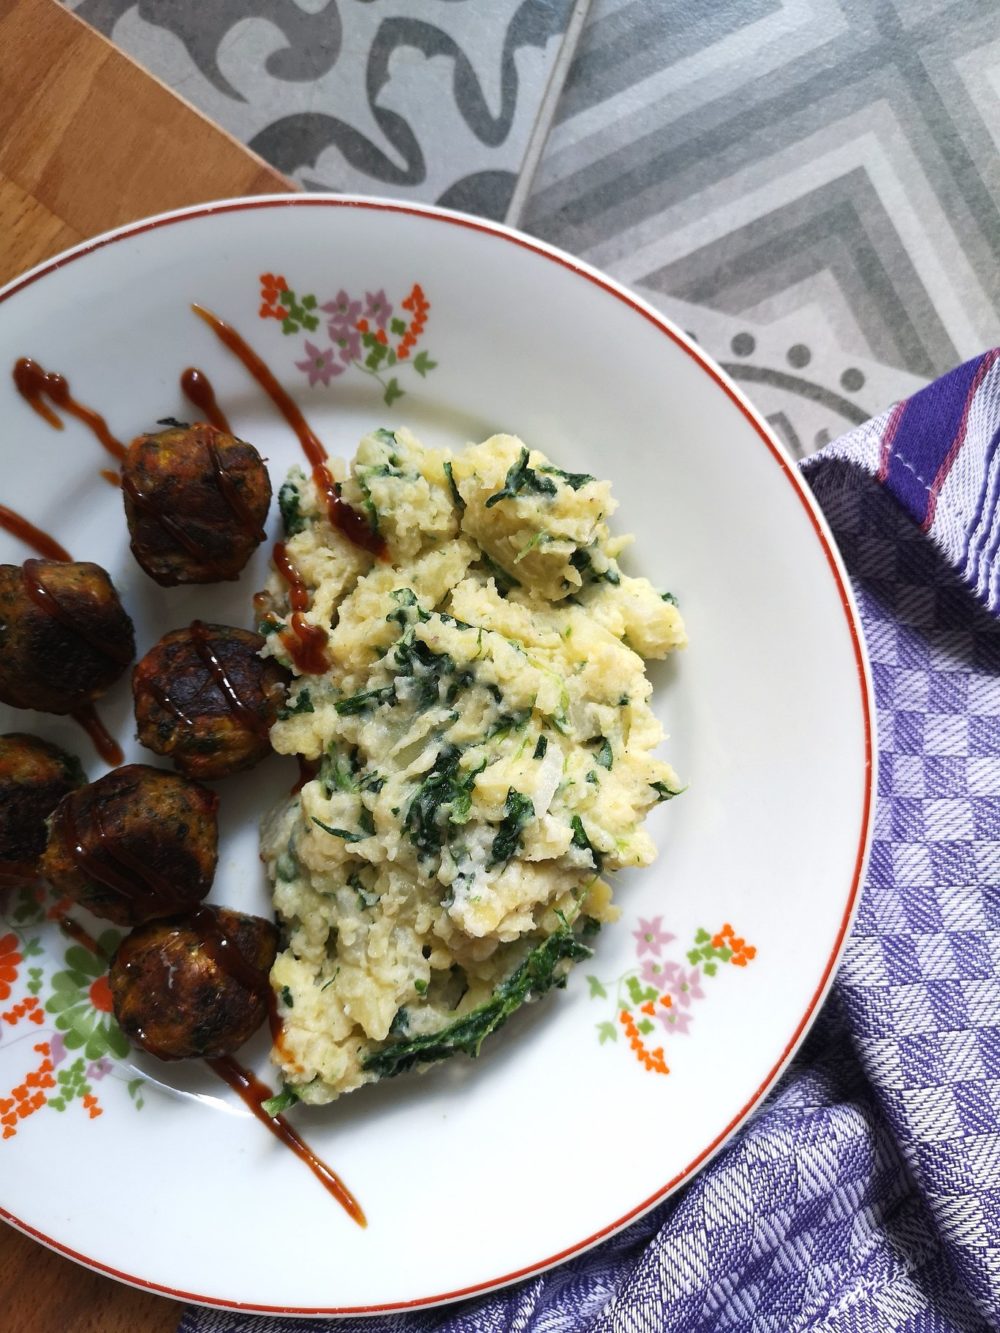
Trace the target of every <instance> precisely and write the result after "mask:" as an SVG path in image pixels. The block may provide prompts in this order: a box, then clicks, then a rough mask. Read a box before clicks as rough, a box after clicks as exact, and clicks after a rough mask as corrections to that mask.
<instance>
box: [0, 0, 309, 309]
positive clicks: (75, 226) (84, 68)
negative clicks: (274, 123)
mask: <svg viewBox="0 0 1000 1333" xmlns="http://www.w3.org/2000/svg"><path fill="white" fill-rule="evenodd" d="M291 188H293V187H292V185H291V183H290V182H289V181H288V180H286V178H285V177H284V176H282V175H281V174H280V173H279V172H277V171H275V170H274V169H273V168H271V167H269V166H268V165H267V164H266V163H265V162H263V161H262V160H261V159H260V158H258V157H255V156H254V154H253V153H251V152H249V151H248V150H247V149H246V148H244V147H243V145H242V144H240V143H237V141H236V140H235V139H232V138H230V136H229V135H227V134H225V133H224V132H223V131H222V130H220V129H219V128H218V127H217V126H215V125H213V124H212V123H211V122H210V121H208V120H206V119H205V118H204V116H202V115H200V114H199V112H197V111H195V110H194V108H193V107H190V106H188V105H187V103H186V102H183V101H182V100H181V99H180V98H179V97H177V96H176V95H175V94H174V93H172V92H171V91H170V90H169V89H168V88H166V87H164V85H163V84H161V83H158V82H157V80H156V79H154V78H152V77H151V76H150V75H149V74H147V73H146V72H145V71H144V70H142V69H140V68H139V66H138V65H135V64H133V63H132V61H131V60H129V59H128V58H127V57H126V56H124V55H122V53H121V52H120V51H118V50H117V49H116V48H115V47H113V46H112V45H111V44H110V43H109V42H107V41H105V39H104V38H103V37H101V36H100V34H98V33H96V32H94V31H93V30H92V29H91V28H88V27H87V26H86V25H85V24H84V23H81V22H80V20H79V19H77V18H75V17H74V15H73V14H71V13H70V12H69V11H68V10H65V9H63V7H62V6H61V5H60V4H58V3H57V0H0V283H4V282H7V281H9V279H11V278H13V277H16V275H17V274H18V273H22V272H24V270H25V269H28V268H31V267H32V265H34V264H37V263H38V262H39V261H40V260H42V259H46V258H48V257H49V256H50V255H53V254H56V253H57V252H58V251H60V250H65V249H66V248H67V247H68V246H70V245H75V244H76V243H77V242H78V241H82V240H85V239H86V238H87V237H89V236H94V235H96V234H97V233H98V232H101V231H106V230H107V229H108V228H109V227H117V226H119V225H120V224H121V223H123V222H133V221H134V220H135V219H136V218H141V217H145V216H147V215H148V214H150V213H159V212H162V211H163V210H165V209H169V208H180V207H182V206H183V205H185V204H196V203H203V202H204V201H205V200H206V199H224V198H226V197H227V196H230V195H241V194H266V193H268V192H270V191H276V190H288V189H291Z"/></svg>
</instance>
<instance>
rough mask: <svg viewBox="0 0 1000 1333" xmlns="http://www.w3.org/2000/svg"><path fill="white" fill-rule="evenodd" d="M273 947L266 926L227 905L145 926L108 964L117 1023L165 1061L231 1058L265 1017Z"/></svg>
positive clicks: (273, 935) (274, 938)
mask: <svg viewBox="0 0 1000 1333" xmlns="http://www.w3.org/2000/svg"><path fill="white" fill-rule="evenodd" d="M277 949H278V931H277V928H276V927H275V926H274V925H273V924H272V923H271V922H270V921H265V920H263V918H261V917H259V916H246V915H244V913H242V912H231V911H229V910H228V909H226V908H224V907H208V906H206V907H201V908H199V909H198V910H197V911H196V912H192V913H190V914H189V915H187V916H175V917H170V918H169V919H168V920H166V921H150V922H149V923H148V924H147V925H145V926H140V927H139V928H138V929H137V930H133V931H132V932H131V934H129V935H126V937H125V939H124V940H122V942H121V944H120V945H119V946H118V951H117V953H116V954H115V956H114V958H112V960H111V967H110V969H109V971H108V982H109V984H110V986H111V999H112V1003H113V1004H114V1010H115V1017H116V1018H117V1019H118V1022H119V1024H120V1026H121V1029H122V1031H123V1032H124V1033H125V1035H126V1036H127V1037H128V1039H129V1041H131V1042H132V1043H133V1045H135V1046H140V1047H142V1048H143V1049H144V1050H147V1051H149V1052H150V1053H151V1054H153V1055H158V1056H159V1057H160V1058H161V1059H162V1060H184V1059H188V1058H190V1057H192V1056H201V1057H205V1058H208V1059H213V1058H215V1057H217V1056H220V1055H231V1054H232V1052H233V1051H235V1050H237V1049H238V1048H239V1047H240V1046H242V1045H243V1043H244V1042H245V1041H246V1040H247V1039H248V1038H249V1037H251V1036H252V1035H253V1034H254V1032H256V1030H257V1029H258V1028H259V1027H260V1025H261V1023H263V1021H264V1019H265V1017H266V1016H267V1012H268V1006H269V1003H270V1000H269V996H270V989H271V987H270V982H269V981H268V973H269V972H270V970H271V965H272V963H273V962H274V956H275V954H276V952H277Z"/></svg>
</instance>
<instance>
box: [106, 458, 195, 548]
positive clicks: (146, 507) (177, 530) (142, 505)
mask: <svg viewBox="0 0 1000 1333" xmlns="http://www.w3.org/2000/svg"><path fill="white" fill-rule="evenodd" d="M122 490H123V491H124V492H125V494H126V495H127V496H128V498H129V499H130V500H131V501H132V504H133V505H134V506H135V508H136V509H137V510H138V512H139V513H140V514H142V515H144V516H145V517H146V518H150V519H152V521H153V522H154V523H156V524H158V525H159V526H160V527H161V528H162V529H163V531H164V532H165V533H166V534H167V536H168V537H169V538H170V540H171V541H173V542H176V544H177V545H178V546H180V547H182V548H183V549H184V550H185V551H187V553H188V555H189V556H191V558H192V559H193V560H197V561H199V562H200V563H202V564H204V563H206V561H205V552H204V551H203V550H202V548H201V547H200V546H199V545H198V543H197V542H196V541H195V540H194V538H193V537H192V536H191V535H190V534H189V533H188V532H187V530H186V529H185V528H184V526H183V524H181V523H178V522H177V521H176V519H174V518H171V516H170V515H169V514H165V513H163V511H162V510H161V509H160V506H159V505H158V504H157V503H156V501H155V500H153V499H151V498H150V497H149V496H148V495H147V494H146V493H145V491H140V489H139V487H138V486H137V485H136V484H135V482H134V481H133V480H132V478H131V477H130V476H127V475H126V476H123V477H122Z"/></svg>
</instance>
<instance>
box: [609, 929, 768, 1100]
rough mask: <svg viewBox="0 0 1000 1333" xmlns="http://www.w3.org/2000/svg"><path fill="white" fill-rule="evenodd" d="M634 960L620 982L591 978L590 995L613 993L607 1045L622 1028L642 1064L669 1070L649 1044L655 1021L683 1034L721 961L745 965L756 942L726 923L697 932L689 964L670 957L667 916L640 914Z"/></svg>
mask: <svg viewBox="0 0 1000 1333" xmlns="http://www.w3.org/2000/svg"><path fill="white" fill-rule="evenodd" d="M632 935H633V937H634V939H635V957H636V962H635V964H634V965H633V967H631V968H630V969H628V971H626V972H625V973H623V975H622V976H621V977H619V978H618V980H617V981H616V982H603V981H601V980H599V979H598V978H597V977H587V983H588V985H589V987H590V997H591V999H607V998H608V997H609V994H611V993H612V992H614V999H615V1009H614V1011H613V1014H614V1018H613V1019H608V1020H605V1021H604V1022H603V1023H598V1024H597V1031H598V1036H599V1039H600V1043H601V1045H602V1046H603V1045H604V1044H605V1043H606V1042H614V1041H617V1040H618V1035H619V1031H621V1032H622V1033H623V1034H624V1037H625V1040H626V1041H627V1042H628V1045H629V1047H630V1049H631V1051H632V1053H633V1055H634V1056H635V1058H636V1059H637V1060H638V1061H639V1063H640V1064H641V1065H642V1066H643V1067H644V1068H645V1069H648V1070H649V1071H650V1072H651V1073H656V1074H669V1073H670V1068H669V1066H668V1065H667V1062H666V1057H665V1056H664V1053H663V1047H662V1046H657V1047H655V1048H652V1047H651V1046H650V1044H649V1043H650V1041H651V1034H652V1033H654V1032H655V1031H656V1026H657V1024H659V1025H660V1027H661V1028H663V1029H664V1030H665V1031H666V1033H667V1035H668V1036H669V1037H671V1038H673V1037H682V1036H685V1035H686V1034H687V1033H688V1032H689V1031H690V1030H691V1025H692V1022H693V1021H694V1018H695V1014H696V1012H697V1009H698V1006H699V1004H700V1002H702V1001H703V1000H705V999H706V998H707V996H706V990H705V987H704V984H703V983H704V982H705V981H706V979H707V978H710V977H714V976H715V975H716V974H717V973H718V971H719V967H720V965H721V964H724V963H731V964H732V965H733V967H741V968H745V967H746V966H747V964H748V963H750V962H752V961H753V959H754V958H756V956H757V950H756V948H755V947H754V946H753V945H752V944H747V942H746V940H745V939H744V938H743V937H742V936H741V935H737V934H736V932H735V931H734V930H733V927H732V926H731V925H730V924H729V923H728V922H726V924H725V925H724V926H723V927H722V929H721V930H718V931H716V933H715V934H714V935H711V934H709V932H708V931H707V930H698V931H696V933H695V937H694V941H693V943H692V947H691V948H690V949H688V950H687V952H686V962H681V961H679V960H678V959H677V958H672V957H671V956H670V954H671V953H672V952H673V951H672V950H671V948H670V946H671V945H672V944H674V942H675V939H676V937H675V936H674V935H672V934H671V933H670V931H668V930H664V929H663V918H662V917H659V916H656V917H653V918H651V919H650V920H649V921H646V920H644V919H643V918H641V917H640V918H639V925H638V927H637V928H636V929H635V930H633V932H632Z"/></svg>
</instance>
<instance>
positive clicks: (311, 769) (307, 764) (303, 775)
mask: <svg viewBox="0 0 1000 1333" xmlns="http://www.w3.org/2000/svg"><path fill="white" fill-rule="evenodd" d="M297 758H298V761H299V776H298V781H297V782H296V783H295V786H294V787H293V788H292V790H291V795H292V796H297V795H298V794H299V792H300V791H301V790H302V788H303V787H304V786H305V785H306V783H307V782H312V780H313V778H314V777H315V776H316V774H317V773H318V772H319V760H318V759H307V758H306V757H305V755H304V754H300V755H298V756H297Z"/></svg>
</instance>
